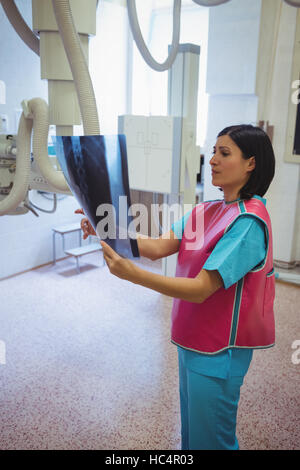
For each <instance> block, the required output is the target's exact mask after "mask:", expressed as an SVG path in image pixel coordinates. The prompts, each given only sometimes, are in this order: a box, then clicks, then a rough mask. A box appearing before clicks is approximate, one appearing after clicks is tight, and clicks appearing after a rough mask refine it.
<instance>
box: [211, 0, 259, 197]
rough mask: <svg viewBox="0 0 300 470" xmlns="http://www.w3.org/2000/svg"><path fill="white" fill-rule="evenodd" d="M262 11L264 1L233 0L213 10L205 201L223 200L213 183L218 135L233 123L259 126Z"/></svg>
mask: <svg viewBox="0 0 300 470" xmlns="http://www.w3.org/2000/svg"><path fill="white" fill-rule="evenodd" d="M260 10H261V0H252V1H251V2H249V1H248V0H231V1H230V2H228V3H225V4H224V5H220V6H218V7H213V8H210V11H209V30H208V53H207V57H208V59H207V85H206V92H207V93H208V95H209V104H208V122H207V129H208V131H207V136H206V142H205V145H204V147H203V149H202V151H203V153H205V164H204V200H210V199H222V198H223V193H221V192H220V191H219V189H218V188H216V187H215V186H212V184H211V172H210V171H211V170H210V165H209V160H210V156H211V153H212V148H213V146H214V145H215V142H216V136H217V134H218V133H219V132H220V131H221V130H222V129H223V128H224V127H227V126H230V125H233V124H242V123H243V124H244V123H251V124H255V123H256V116H257V96H256V94H255V84H256V64H257V54H258V42H259V25H260Z"/></svg>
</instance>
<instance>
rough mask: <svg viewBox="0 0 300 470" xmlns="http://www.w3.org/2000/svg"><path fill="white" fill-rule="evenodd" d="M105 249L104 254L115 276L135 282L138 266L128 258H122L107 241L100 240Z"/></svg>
mask: <svg viewBox="0 0 300 470" xmlns="http://www.w3.org/2000/svg"><path fill="white" fill-rule="evenodd" d="M100 244H101V246H102V249H103V256H104V259H105V261H106V264H107V266H108V269H109V270H110V272H111V273H112V274H114V275H115V276H117V277H119V278H121V279H126V280H127V281H131V282H135V279H136V277H137V271H138V267H137V266H136V265H135V264H134V263H132V262H131V261H130V260H129V259H127V258H122V256H120V255H118V253H116V252H115V251H114V250H113V249H112V248H111V247H110V246H109V245H108V244H107V243H105V242H104V241H102V240H101V241H100Z"/></svg>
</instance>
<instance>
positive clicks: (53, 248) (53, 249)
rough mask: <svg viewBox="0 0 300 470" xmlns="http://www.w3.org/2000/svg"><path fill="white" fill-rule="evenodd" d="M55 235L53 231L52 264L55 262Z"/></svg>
mask: <svg viewBox="0 0 300 470" xmlns="http://www.w3.org/2000/svg"><path fill="white" fill-rule="evenodd" d="M55 235H56V233H55V232H53V234H52V251H53V264H55V263H56V247H55Z"/></svg>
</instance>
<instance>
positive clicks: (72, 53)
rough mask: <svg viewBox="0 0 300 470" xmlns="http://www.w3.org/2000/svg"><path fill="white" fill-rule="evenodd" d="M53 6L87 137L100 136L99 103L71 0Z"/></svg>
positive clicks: (58, 0)
mask: <svg viewBox="0 0 300 470" xmlns="http://www.w3.org/2000/svg"><path fill="white" fill-rule="evenodd" d="M52 6H53V10H54V14H55V18H56V22H57V25H58V28H59V32H60V35H61V38H62V41H63V44H64V48H65V51H66V54H67V57H68V61H69V64H70V68H71V71H72V75H73V79H74V83H75V87H76V91H77V96H78V101H79V106H80V112H81V117H82V123H83V129H84V133H85V135H99V134H100V126H99V120H98V111H97V103H96V99H95V94H94V89H93V84H92V81H91V77H90V74H89V70H88V66H87V63H86V59H85V56H84V53H83V50H82V47H81V43H80V40H79V37H78V33H77V31H76V28H75V25H74V21H73V15H72V12H71V8H70V3H69V0H52Z"/></svg>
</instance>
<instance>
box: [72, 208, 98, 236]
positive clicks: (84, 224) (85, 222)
mask: <svg viewBox="0 0 300 470" xmlns="http://www.w3.org/2000/svg"><path fill="white" fill-rule="evenodd" d="M75 214H82V215H85V213H84V211H83V209H76V211H75ZM80 226H81V230H82V231H83V237H82V238H83V239H84V240H85V239H86V238H87V237H88V236H90V235H96V232H95V230H94V229H93V227H92V225H91V223H90V221H89V219H87V218H86V217H84V218H83V219H81V222H80Z"/></svg>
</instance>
